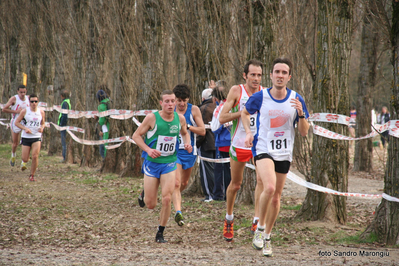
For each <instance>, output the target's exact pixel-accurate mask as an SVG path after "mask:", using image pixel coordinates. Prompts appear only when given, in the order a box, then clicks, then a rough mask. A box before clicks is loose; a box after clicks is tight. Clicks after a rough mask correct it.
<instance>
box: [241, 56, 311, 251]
mask: <svg viewBox="0 0 399 266" xmlns="http://www.w3.org/2000/svg"><path fill="white" fill-rule="evenodd" d="M291 69H292V63H291V61H290V60H289V59H287V58H277V59H275V60H274V61H273V67H272V72H271V73H270V78H271V80H272V84H273V87H271V88H269V89H266V90H262V91H260V92H258V93H255V94H253V95H252V96H251V97H250V98H249V100H248V102H247V105H246V106H245V109H244V110H243V111H242V113H241V119H242V123H243V126H244V128H245V132H246V138H245V145H246V147H248V148H252V152H253V155H254V159H255V166H256V172H257V173H258V175H259V178H258V183H259V184H260V185H261V187H262V188H263V191H262V193H261V195H260V199H259V223H258V227H257V230H256V232H255V235H254V238H253V241H252V246H253V247H254V248H255V249H258V250H260V249H263V255H264V256H272V255H273V252H272V246H271V240H270V234H271V231H272V228H273V225H274V223H275V221H276V219H277V215H278V213H279V211H280V199H281V193H282V192H283V188H284V184H285V179H286V177H287V173H288V171H289V169H290V164H291V161H292V151H293V147H294V138H295V124H296V123H297V124H298V130H299V132H300V133H301V135H302V136H306V135H307V133H308V130H309V123H308V122H307V120H306V118H308V117H309V113H308V111H307V108H306V105H305V101H304V100H303V98H302V96H301V95H299V94H298V93H296V92H295V91H293V90H290V89H288V88H287V83H288V81H289V80H290V79H291ZM255 113H256V114H257V122H258V127H257V131H256V133H255V134H253V131H252V129H251V126H250V125H251V119H250V117H251V115H252V114H255ZM254 136H255V137H254ZM262 184H263V185H262Z"/></svg>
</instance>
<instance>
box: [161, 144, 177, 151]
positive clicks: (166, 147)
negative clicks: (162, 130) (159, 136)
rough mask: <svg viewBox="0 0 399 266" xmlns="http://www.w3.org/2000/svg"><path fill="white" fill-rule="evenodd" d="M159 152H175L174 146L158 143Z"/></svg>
mask: <svg viewBox="0 0 399 266" xmlns="http://www.w3.org/2000/svg"><path fill="white" fill-rule="evenodd" d="M159 150H160V151H164V152H168V151H174V150H175V144H174V143H160V144H159Z"/></svg>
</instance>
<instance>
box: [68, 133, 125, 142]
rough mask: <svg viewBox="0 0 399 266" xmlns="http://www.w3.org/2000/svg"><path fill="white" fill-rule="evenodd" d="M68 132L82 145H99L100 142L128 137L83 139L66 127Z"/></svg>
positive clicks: (119, 140)
mask: <svg viewBox="0 0 399 266" xmlns="http://www.w3.org/2000/svg"><path fill="white" fill-rule="evenodd" d="M67 132H68V134H69V135H70V136H71V137H72V139H73V140H74V141H76V142H78V143H80V144H83V145H101V144H106V143H115V142H123V141H125V140H126V138H129V137H127V136H125V137H119V138H114V139H103V140H85V139H80V138H78V137H77V136H76V135H75V134H73V133H72V132H71V131H70V130H68V129H67Z"/></svg>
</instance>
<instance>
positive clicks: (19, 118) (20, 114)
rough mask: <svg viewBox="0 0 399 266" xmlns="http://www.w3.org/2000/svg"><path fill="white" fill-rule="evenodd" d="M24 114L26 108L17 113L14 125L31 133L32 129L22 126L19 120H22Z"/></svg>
mask: <svg viewBox="0 0 399 266" xmlns="http://www.w3.org/2000/svg"><path fill="white" fill-rule="evenodd" d="M25 114H26V109H23V110H22V111H21V112H20V113H19V115H18V117H17V119H16V120H15V125H16V126H17V127H19V128H20V129H22V130H25V132H26V133H28V134H31V133H32V131H31V130H30V129H29V128H27V127H25V126H23V125H22V124H21V121H22V119H23V118H24V117H25Z"/></svg>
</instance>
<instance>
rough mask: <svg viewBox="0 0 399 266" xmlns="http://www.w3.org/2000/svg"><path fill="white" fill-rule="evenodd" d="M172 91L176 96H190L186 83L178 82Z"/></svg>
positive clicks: (183, 97)
mask: <svg viewBox="0 0 399 266" xmlns="http://www.w3.org/2000/svg"><path fill="white" fill-rule="evenodd" d="M173 93H174V94H175V96H176V98H180V99H187V98H190V88H189V87H188V85H186V84H178V85H176V86H175V87H174V88H173Z"/></svg>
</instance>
